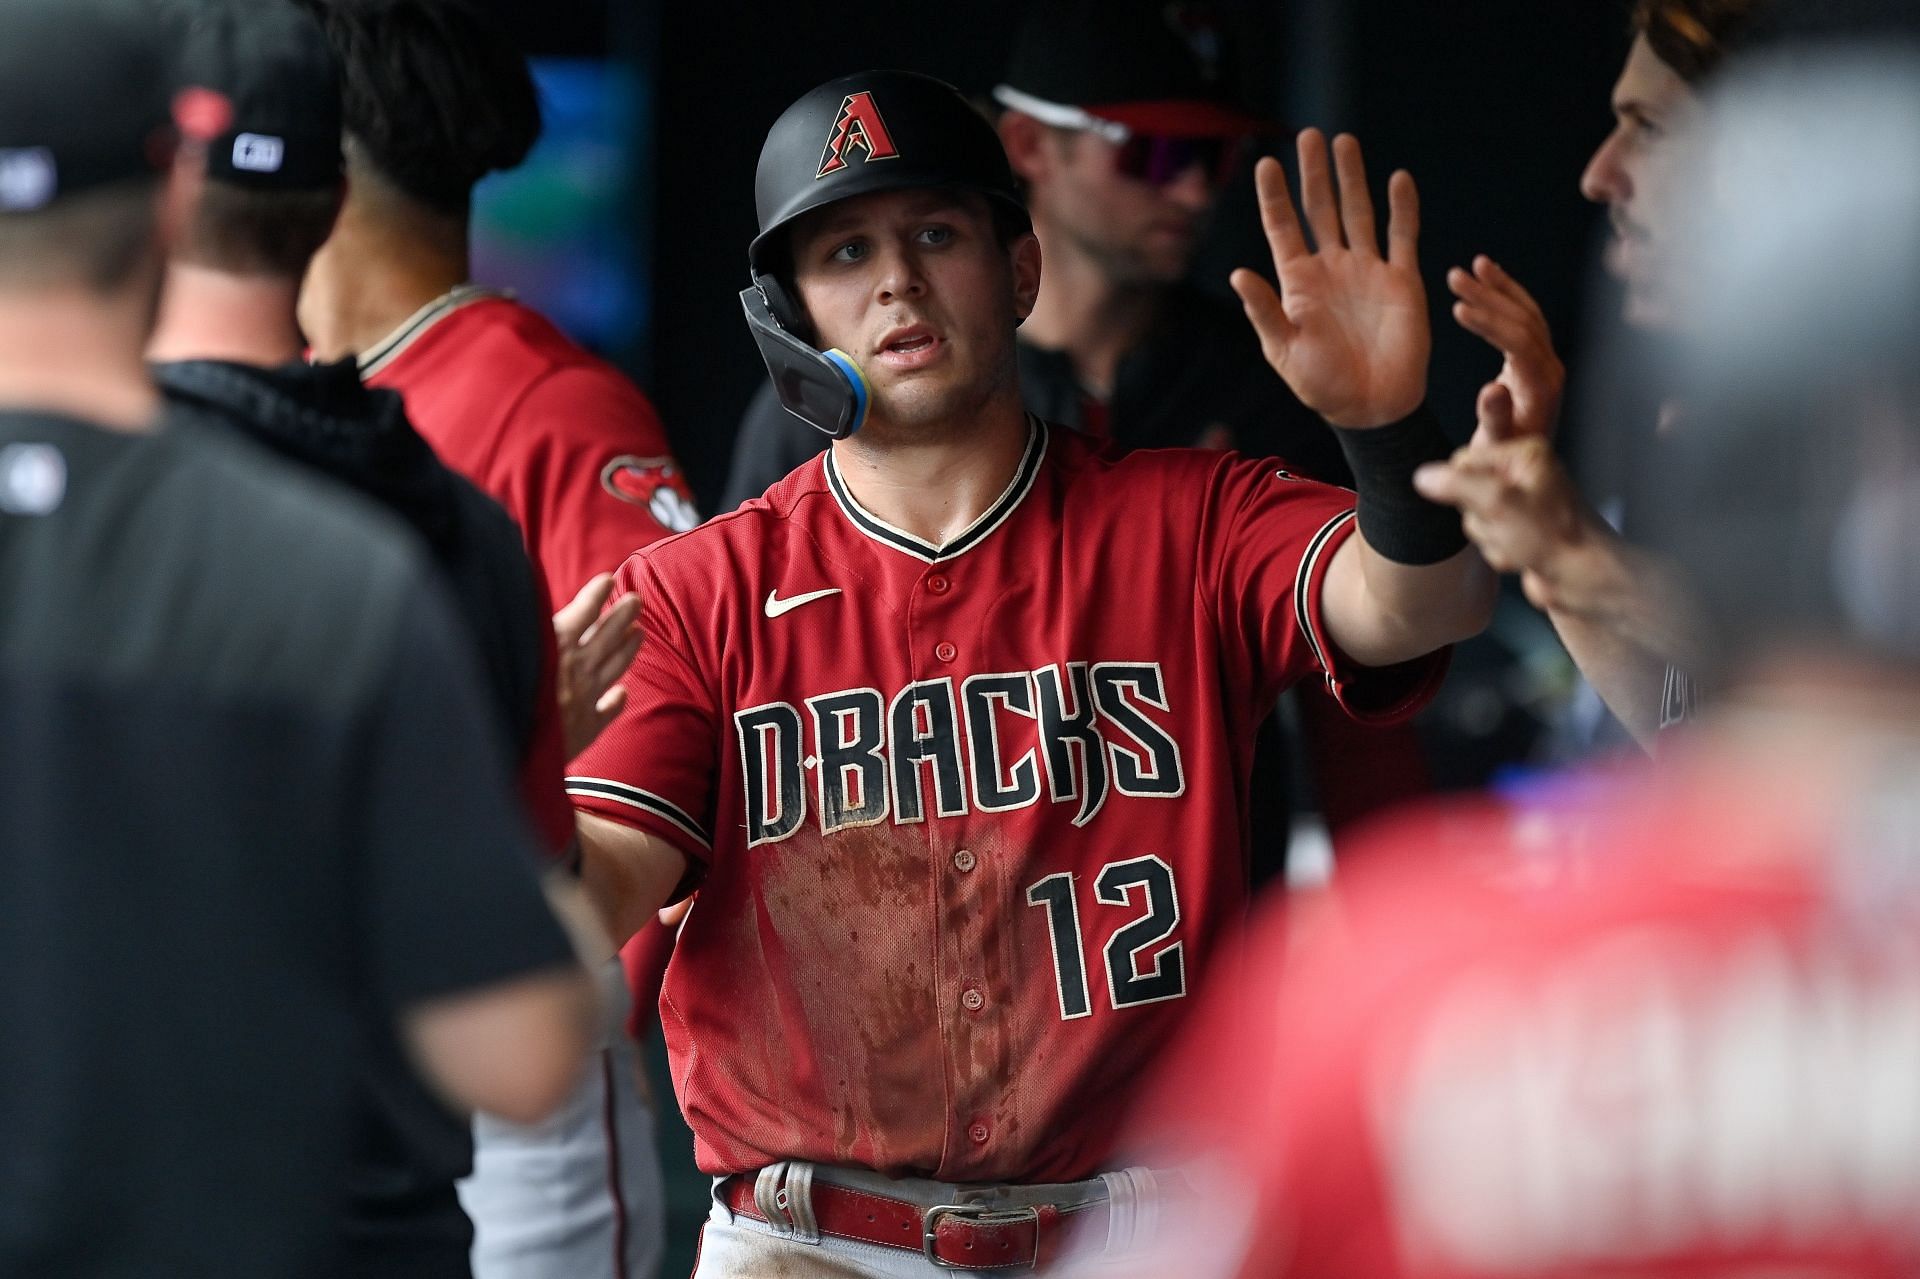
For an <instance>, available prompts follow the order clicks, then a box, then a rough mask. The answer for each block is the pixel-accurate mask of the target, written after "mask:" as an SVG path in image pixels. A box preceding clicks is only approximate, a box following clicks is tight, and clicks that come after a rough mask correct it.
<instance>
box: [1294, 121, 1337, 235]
mask: <svg viewBox="0 0 1920 1279" xmlns="http://www.w3.org/2000/svg"><path fill="white" fill-rule="evenodd" d="M1299 150H1300V208H1301V209H1302V210H1303V211H1304V212H1305V213H1306V215H1307V225H1308V226H1310V227H1312V228H1313V242H1314V247H1315V248H1317V249H1319V250H1320V251H1321V252H1323V253H1324V252H1326V251H1327V250H1328V249H1338V248H1341V247H1342V246H1343V245H1344V244H1345V243H1346V241H1345V239H1344V238H1342V236H1341V234H1340V206H1339V203H1338V202H1337V201H1336V200H1335V199H1334V195H1333V167H1332V166H1331V165H1330V164H1329V163H1328V162H1327V139H1326V135H1324V134H1322V133H1321V132H1320V130H1318V129H1302V130H1301V131H1300V140H1299Z"/></svg>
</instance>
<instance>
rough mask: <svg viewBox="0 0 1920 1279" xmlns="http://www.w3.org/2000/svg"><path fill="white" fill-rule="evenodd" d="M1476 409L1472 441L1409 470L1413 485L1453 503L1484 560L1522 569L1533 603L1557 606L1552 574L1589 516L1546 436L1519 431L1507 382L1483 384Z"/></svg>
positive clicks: (1589, 525)
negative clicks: (1442, 459)
mask: <svg viewBox="0 0 1920 1279" xmlns="http://www.w3.org/2000/svg"><path fill="white" fill-rule="evenodd" d="M1477 408H1478V412H1479V419H1480V420H1479V426H1478V427H1477V429H1476V430H1475V431H1474V436H1473V443H1472V444H1469V445H1467V446H1466V447H1465V448H1461V449H1457V450H1455V452H1454V454H1453V456H1452V457H1450V458H1448V459H1447V460H1446V461H1445V462H1429V463H1427V464H1426V465H1425V466H1422V467H1421V468H1420V469H1419V470H1417V471H1415V472H1414V475H1413V486H1414V488H1415V489H1417V490H1418V491H1419V492H1420V494H1421V496H1423V497H1425V498H1426V499H1427V500H1428V501H1431V502H1443V503H1445V504H1446V505H1448V506H1452V507H1456V508H1458V510H1459V511H1460V517H1461V518H1460V523H1461V527H1462V529H1464V530H1465V532H1466V535H1467V537H1468V539H1469V540H1471V541H1472V542H1473V544H1474V545H1475V546H1476V547H1478V548H1479V550H1480V554H1481V556H1482V557H1484V558H1485V560H1486V561H1487V563H1488V564H1489V565H1490V566H1491V567H1492V568H1494V569H1495V570H1496V571H1498V572H1502V573H1518V574H1520V584H1521V588H1522V589H1523V590H1524V591H1525V592H1526V595H1527V598H1528V599H1529V600H1531V601H1532V602H1533V603H1534V604H1535V606H1537V607H1539V608H1552V607H1555V606H1556V605H1557V604H1558V602H1559V591H1558V579H1559V577H1560V576H1561V574H1562V572H1563V570H1564V569H1565V567H1566V565H1567V564H1568V563H1569V561H1570V560H1571V559H1572V557H1573V553H1574V552H1576V551H1577V550H1578V549H1579V548H1580V547H1581V545H1582V544H1583V543H1585V542H1586V541H1587V540H1588V538H1589V537H1590V536H1591V533H1592V531H1593V527H1594V526H1593V520H1592V516H1591V514H1590V512H1589V511H1588V508H1587V506H1586V504H1585V503H1584V502H1583V501H1581V499H1580V495H1579V492H1578V490H1576V489H1575V488H1574V486H1573V481H1572V479H1571V478H1570V477H1569V476H1568V475H1567V471H1566V468H1565V467H1563V466H1562V465H1561V464H1560V459H1559V458H1557V457H1555V456H1554V453H1553V446H1552V444H1551V443H1550V442H1549V441H1548V440H1547V438H1546V437H1545V436H1543V435H1530V434H1525V433H1523V432H1521V431H1519V430H1518V429H1517V427H1516V425H1515V420H1514V406H1513V397H1512V395H1511V394H1510V393H1509V392H1508V390H1507V388H1506V387H1505V386H1503V385H1501V384H1500V383H1498V382H1489V383H1487V385H1486V386H1485V387H1484V388H1482V389H1481V392H1480V399H1479V403H1478V405H1477Z"/></svg>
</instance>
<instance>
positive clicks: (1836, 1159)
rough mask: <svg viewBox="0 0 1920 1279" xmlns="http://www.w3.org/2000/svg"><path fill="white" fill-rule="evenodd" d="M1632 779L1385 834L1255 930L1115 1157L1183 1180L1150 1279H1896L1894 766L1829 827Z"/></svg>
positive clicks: (1915, 831) (1901, 833)
mask: <svg viewBox="0 0 1920 1279" xmlns="http://www.w3.org/2000/svg"><path fill="white" fill-rule="evenodd" d="M1665 767H1666V768H1667V769H1668V775H1667V776H1666V777H1663V778H1660V779H1657V780H1654V779H1637V780H1635V781H1633V782H1631V783H1628V784H1624V785H1623V784H1620V783H1619V782H1618V781H1617V780H1616V781H1615V782H1614V783H1613V784H1610V785H1607V786H1605V787H1603V788H1602V789H1601V790H1600V792H1599V793H1598V794H1597V795H1595V796H1594V797H1592V799H1591V800H1589V801H1586V802H1583V803H1581V804H1580V805H1578V806H1577V807H1576V808H1575V809H1574V810H1573V811H1571V812H1559V813H1546V812H1528V813H1521V814H1518V815H1510V814H1507V813H1503V812H1501V811H1499V810H1496V809H1492V808H1491V806H1485V805H1482V806H1475V807H1466V806H1456V807H1454V808H1451V809H1439V810H1436V811H1431V812H1426V813H1422V814H1418V815H1409V816H1408V817H1407V818H1406V819H1405V820H1404V821H1402V822H1396V823H1393V824H1392V825H1391V827H1390V829H1388V830H1387V831H1385V832H1382V834H1381V836H1380V838H1378V839H1377V840H1376V844H1377V847H1376V848H1374V849H1372V850H1370V851H1368V853H1367V856H1366V857H1365V859H1363V860H1359V862H1358V866H1359V869H1358V871H1357V873H1356V874H1354V875H1353V876H1352V878H1351V881H1350V882H1348V883H1346V884H1345V885H1344V886H1343V885H1342V883H1341V882H1340V881H1339V880H1336V882H1335V885H1334V890H1333V891H1332V892H1331V893H1330V894H1326V895H1322V896H1320V899H1319V900H1311V901H1310V900H1308V899H1304V898H1297V899H1294V900H1293V901H1291V902H1289V903H1288V904H1287V906H1286V907H1285V908H1283V909H1281V910H1278V911H1276V912H1275V913H1273V914H1272V915H1270V916H1269V917H1268V918H1266V919H1265V920H1264V921H1262V923H1261V924H1260V925H1259V926H1258V927H1257V928H1256V929H1255V930H1254V932H1253V934H1252V939H1251V942H1250V945H1249V946H1248V948H1247V953H1246V954H1245V955H1244V956H1242V957H1241V958H1240V960H1239V962H1237V963H1232V964H1229V963H1223V965H1222V967H1223V968H1226V967H1229V966H1231V967H1234V968H1236V969H1237V970H1238V971H1240V972H1241V973H1243V974H1244V976H1243V977H1242V979H1241V982H1240V984H1239V985H1238V986H1237V987H1234V988H1230V989H1217V990H1215V991H1211V992H1209V995H1208V1001H1209V1002H1207V1003H1206V1004H1205V1005H1203V1007H1202V1008H1201V1009H1200V1011H1199V1012H1198V1014H1197V1015H1196V1016H1195V1017H1194V1018H1193V1020H1192V1021H1190V1022H1189V1023H1188V1027H1187V1029H1186V1030H1185V1031H1183V1034H1182V1043H1181V1046H1180V1049H1179V1050H1178V1051H1177V1052H1176V1053H1174V1054H1172V1055H1171V1056H1170V1057H1169V1058H1168V1059H1166V1061H1165V1062H1164V1063H1163V1064H1162V1067H1161V1069H1160V1070H1159V1072H1158V1078H1157V1080H1156V1083H1155V1085H1154V1087H1153V1088H1152V1089H1151V1090H1150V1100H1149V1101H1148V1103H1147V1104H1146V1105H1145V1107H1144V1108H1143V1113H1142V1115H1141V1116H1140V1120H1139V1128H1138V1130H1137V1131H1136V1132H1135V1133H1134V1134H1133V1135H1132V1136H1131V1137H1130V1138H1129V1140H1128V1142H1127V1147H1128V1152H1129V1155H1130V1156H1132V1157H1135V1158H1146V1159H1154V1160H1182V1159H1186V1158H1189V1157H1192V1156H1194V1155H1196V1153H1197V1152H1204V1154H1203V1155H1202V1156H1201V1161H1200V1162H1199V1163H1198V1164H1197V1167H1198V1168H1199V1169H1200V1170H1201V1172H1200V1175H1201V1177H1202V1182H1203V1187H1204V1190H1205V1193H1203V1194H1202V1195H1200V1196H1199V1197H1198V1200H1197V1203H1198V1207H1197V1209H1195V1210H1194V1211H1192V1212H1191V1213H1190V1214H1189V1215H1188V1216H1186V1217H1185V1218H1183V1219H1181V1220H1180V1221H1178V1222H1177V1223H1175V1224H1174V1227H1173V1229H1172V1231H1171V1233H1170V1234H1169V1236H1168V1237H1167V1238H1166V1239H1164V1240H1163V1241H1162V1242H1163V1247H1164V1249H1165V1253H1166V1255H1167V1256H1170V1257H1178V1258H1179V1265H1178V1272H1179V1273H1180V1274H1182V1275H1183V1276H1192V1277H1193V1279H1225V1277H1227V1276H1243V1277H1245V1279H1253V1277H1254V1276H1260V1277H1261V1279H1269V1277H1273V1276H1285V1275H1302V1276H1313V1277H1314V1279H1396V1277H1402V1279H1412V1277H1415V1276H1417V1277H1418V1279H1574V1277H1576V1276H1578V1277H1598V1276H1610V1277H1614V1279H1636V1277H1637V1279H1652V1277H1653V1276H1690V1277H1691V1276H1698V1277H1707V1276H1711V1277H1714V1279H1733V1277H1735V1276H1738V1277H1740V1279H1754V1277H1756V1276H1762V1275H1765V1276H1786V1275H1796V1276H1809V1277H1810V1276H1814V1275H1819V1276H1827V1277H1835V1276H1861V1277H1874V1279H1878V1277H1881V1276H1885V1277H1888V1279H1891V1276H1894V1275H1912V1274H1914V1273H1915V1272H1916V1269H1917V1268H1920V1219H1916V1217H1915V1213H1914V1205H1915V1204H1916V1203H1920V858H1917V857H1916V852H1920V784H1916V781H1915V778H1914V776H1913V765H1912V763H1911V761H1909V762H1908V764H1907V766H1906V773H1905V775H1904V776H1903V777H1901V778H1900V779H1899V784H1898V785H1897V786H1892V787H1887V788H1886V793H1884V794H1882V795H1881V796H1879V797H1878V798H1875V797H1873V796H1872V795H1868V794H1863V795H1862V796H1860V797H1858V798H1857V799H1855V800H1853V801H1851V802H1849V803H1848V804H1846V805H1844V806H1841V807H1839V808H1837V809H1836V807H1835V806H1834V805H1832V804H1831V803H1830V802H1816V803H1807V802H1805V796H1793V797H1786V796H1784V795H1783V793H1782V792H1783V790H1784V789H1789V788H1790V787H1789V788H1783V787H1781V786H1780V785H1779V783H1778V779H1773V780H1772V781H1767V782H1764V784H1756V783H1755V779H1752V778H1748V777H1744V776H1741V775H1738V774H1727V773H1724V772H1716V771H1711V770H1706V769H1703V768H1701V767H1700V766H1699V764H1698V762H1697V761H1686V762H1680V763H1673V762H1669V763H1667V764H1666V765H1665ZM1675 774H1677V776H1676V775H1675ZM1863 789H1864V788H1863ZM1830 798H1831V797H1829V800H1830ZM1894 810H1900V811H1894ZM1344 873H1345V872H1343V874H1344ZM1283 969H1284V976H1282V977H1280V978H1279V979H1278V980H1276V979H1275V978H1274V976H1273V975H1274V974H1277V973H1281V972H1282V970H1283ZM1256 974H1259V975H1262V977H1263V978H1264V979H1262V977H1256ZM1216 996H1218V998H1216ZM1156 1264H1157V1263H1156V1262H1155V1261H1154V1260H1152V1259H1147V1260H1144V1261H1142V1263H1141V1265H1140V1268H1139V1270H1138V1271H1137V1273H1138V1274H1140V1275H1141V1276H1146V1275H1158V1274H1162V1273H1168V1272H1167V1271H1165V1270H1162V1269H1158V1268H1156ZM1089 1273H1090V1274H1093V1273H1097V1274H1099V1275H1101V1276H1111V1275H1113V1274H1114V1273H1115V1272H1114V1271H1112V1270H1110V1269H1099V1270H1094V1271H1090V1272H1089Z"/></svg>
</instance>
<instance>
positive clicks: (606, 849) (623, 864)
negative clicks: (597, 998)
mask: <svg viewBox="0 0 1920 1279" xmlns="http://www.w3.org/2000/svg"><path fill="white" fill-rule="evenodd" d="M577 819H578V824H579V829H580V885H581V887H582V888H583V889H584V890H585V892H586V897H587V900H588V901H589V902H590V903H592V906H593V908H594V910H595V911H596V912H597V913H598V915H599V917H600V922H601V923H602V925H603V926H604V928H605V931H606V936H607V938H608V940H609V942H610V949H609V950H608V952H607V953H608V954H612V953H615V952H617V951H618V950H619V948H620V947H621V946H624V945H625V944H626V942H627V939H628V938H629V937H632V936H633V935H634V934H635V933H637V932H639V931H640V929H641V928H643V927H645V926H646V924H647V923H648V922H649V921H650V920H652V919H653V918H654V917H655V916H656V915H657V914H658V912H659V910H660V908H661V907H662V906H665V905H666V904H667V903H668V902H669V901H670V900H671V899H672V897H673V892H674V889H675V888H677V887H678V886H679V884H680V882H681V880H682V879H684V878H685V877H686V869H687V862H686V858H684V857H682V856H681V855H680V853H679V852H678V851H677V850H676V849H674V848H673V847H672V846H670V845H669V844H667V843H666V842H665V841H664V840H660V839H656V838H655V837H653V836H651V835H648V834H645V833H644V832H641V831H637V830H634V829H633V828H632V827H629V826H622V825H621V824H619V823H618V822H612V821H608V820H607V819H606V818H604V817H595V816H594V815H593V814H591V813H580V814H578V815H577ZM603 958H604V956H603Z"/></svg>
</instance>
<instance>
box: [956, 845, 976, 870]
mask: <svg viewBox="0 0 1920 1279" xmlns="http://www.w3.org/2000/svg"><path fill="white" fill-rule="evenodd" d="M977 865H979V861H978V860H977V859H976V858H975V857H974V855H973V852H972V850H970V849H965V848H963V849H961V850H960V851H959V852H957V853H955V854H954V855H953V868H954V869H955V870H957V871H959V872H960V873H961V874H962V875H964V874H966V873H967V872H968V871H970V870H972V869H973V868H974V867H975V866H977Z"/></svg>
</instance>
